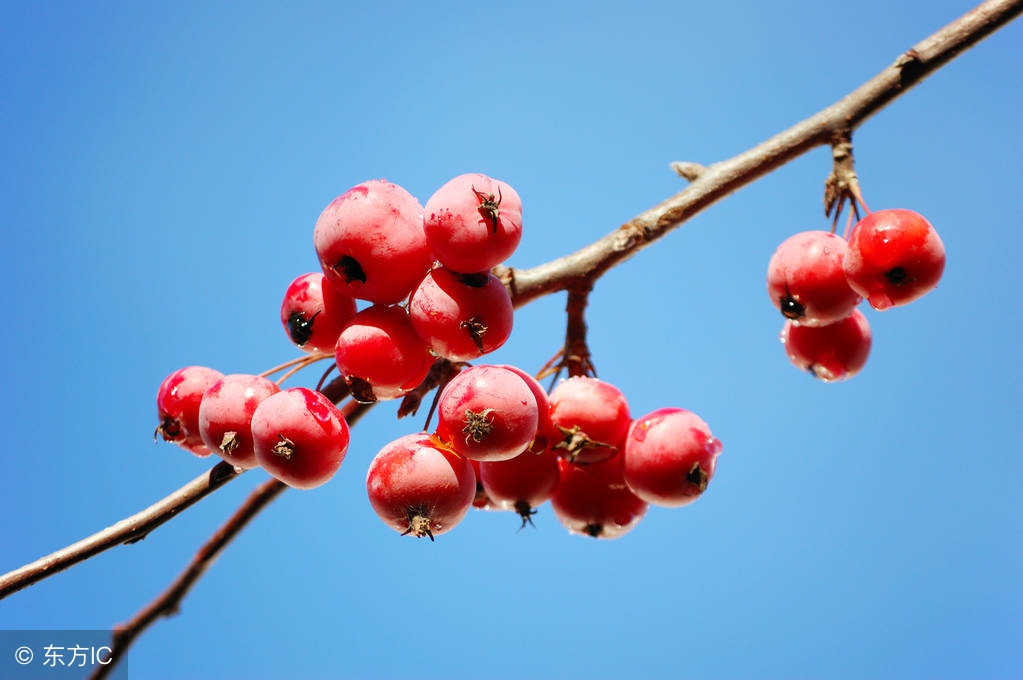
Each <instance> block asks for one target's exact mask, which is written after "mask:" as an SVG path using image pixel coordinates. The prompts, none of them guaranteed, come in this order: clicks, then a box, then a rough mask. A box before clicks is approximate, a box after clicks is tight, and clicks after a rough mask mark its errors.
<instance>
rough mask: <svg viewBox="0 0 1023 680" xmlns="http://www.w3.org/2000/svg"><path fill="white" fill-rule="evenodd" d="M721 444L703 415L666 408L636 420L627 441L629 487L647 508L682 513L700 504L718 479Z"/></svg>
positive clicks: (625, 464)
mask: <svg viewBox="0 0 1023 680" xmlns="http://www.w3.org/2000/svg"><path fill="white" fill-rule="evenodd" d="M719 453H721V442H720V441H718V440H717V439H716V438H715V437H714V436H713V435H711V433H710V427H709V426H708V425H707V423H705V422H704V421H703V420H702V419H701V418H700V417H699V416H697V415H696V414H695V413H692V412H690V411H686V410H685V409H681V408H662V409H658V410H656V411H654V412H653V413H649V414H647V415H645V416H643V417H642V418H637V419H636V420H635V421H633V423H632V426H631V427H630V428H629V436H628V438H627V439H626V440H625V451H624V452H623V456H624V466H625V468H624V474H625V483H626V484H628V485H629V488H630V489H631V490H632V492H633V493H634V494H636V495H637V496H639V497H640V498H642V499H643V500H645V501H646V502H647V503H653V504H654V505H660V506H664V507H668V508H677V507H681V506H683V505H686V504H688V503H691V502H693V501H694V500H696V499H697V498H698V497H699V496H700V494H702V493H703V492H704V490H706V488H707V484H709V483H710V480H711V478H712V477H713V476H714V467H715V464H716V461H717V457H718V454H719Z"/></svg>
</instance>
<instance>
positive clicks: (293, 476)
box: [252, 387, 350, 489]
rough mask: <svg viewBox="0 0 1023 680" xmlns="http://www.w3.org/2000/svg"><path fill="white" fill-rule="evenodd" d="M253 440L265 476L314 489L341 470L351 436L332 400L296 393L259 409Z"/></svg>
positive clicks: (301, 391) (300, 389)
mask: <svg viewBox="0 0 1023 680" xmlns="http://www.w3.org/2000/svg"><path fill="white" fill-rule="evenodd" d="M252 439H253V442H254V448H255V452H256V460H258V461H259V464H260V465H261V466H262V467H263V469H264V470H266V471H267V472H268V473H270V474H271V475H272V476H274V477H276V478H277V479H279V480H280V481H282V482H284V483H285V484H287V485H288V486H291V487H295V488H297V489H312V488H315V487H317V486H320V485H322V484H325V483H326V482H327V481H328V480H329V479H330V478H331V477H333V476H334V474H335V473H336V472H337V471H338V468H340V467H341V463H342V461H344V459H345V454H346V453H348V443H349V439H350V433H349V430H348V423H347V422H346V421H345V418H344V415H343V414H342V413H341V411H340V410H338V408H337V407H336V406H334V404H333V403H331V401H330V400H329V399H327V397H325V396H323V394H321V393H320V392H316V391H313V390H310V389H307V388H305V387H292V388H290V389H286V390H283V391H281V392H278V393H276V394H273V395H271V396H269V397H267V398H266V399H264V400H263V402H262V403H261V404H260V405H259V406H257V407H256V410H255V412H254V413H253V414H252Z"/></svg>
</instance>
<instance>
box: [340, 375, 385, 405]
mask: <svg viewBox="0 0 1023 680" xmlns="http://www.w3.org/2000/svg"><path fill="white" fill-rule="evenodd" d="M345 382H346V383H348V387H349V389H350V390H351V391H352V398H354V399H355V401H357V402H359V403H360V404H375V403H376V401H377V396H376V395H375V394H373V386H372V385H370V384H369V382H367V381H366V380H363V379H362V378H356V377H355V376H354V375H346V376H345Z"/></svg>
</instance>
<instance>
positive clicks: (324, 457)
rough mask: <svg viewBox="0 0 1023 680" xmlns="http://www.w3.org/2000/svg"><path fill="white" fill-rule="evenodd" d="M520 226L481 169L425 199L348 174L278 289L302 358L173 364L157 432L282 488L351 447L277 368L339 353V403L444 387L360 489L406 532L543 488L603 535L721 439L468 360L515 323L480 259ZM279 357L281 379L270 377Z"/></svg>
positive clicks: (704, 476)
mask: <svg viewBox="0 0 1023 680" xmlns="http://www.w3.org/2000/svg"><path fill="white" fill-rule="evenodd" d="M521 235H522V205H521V202H520V200H519V197H518V195H517V194H516V192H515V190H514V189H512V188H511V187H510V186H509V185H507V184H505V183H503V182H499V181H497V180H494V179H492V178H490V177H487V176H485V175H480V174H474V175H461V176H459V177H456V178H454V179H452V180H451V181H450V182H448V183H447V184H445V185H444V186H442V187H441V188H440V189H439V190H437V192H436V193H435V194H434V195H433V196H432V197H431V198H430V199H429V200H428V201H427V202H426V206H425V208H423V207H421V206H420V205H419V202H418V201H417V200H416V199H415V198H413V197H412V196H411V195H410V194H409V193H408V192H407V191H406V190H405V189H403V188H401V187H400V186H398V185H396V184H392V183H390V182H386V181H383V180H375V181H368V182H364V183H362V184H359V185H357V186H355V187H353V188H351V189H349V190H348V191H347V192H345V193H344V194H342V195H341V196H339V197H338V198H336V199H335V200H334V201H333V202H331V203H330V205H328V206H327V207H326V209H324V210H323V212H322V213H321V215H320V217H319V219H318V220H317V222H316V226H315V229H314V232H313V243H314V246H315V249H316V253H317V256H318V258H319V261H320V265H321V271H319V272H314V273H309V274H303V275H302V276H299V277H297V278H296V279H295V280H294V281H292V282H291V284H290V285H289V286H288V288H287V290H286V292H285V294H284V300H283V302H282V304H281V309H280V319H281V323H282V325H283V326H284V329H285V331H286V332H287V334H288V337H289V338H290V339H291V341H292V342H293V343H294V344H295V345H297V346H298V347H299V348H301V349H302V350H304V351H305V352H306V354H305V356H303V357H302V358H300V359H298V360H295V361H292V362H289V363H287V364H284V365H283V366H281V367H279V368H278V369H273V370H271V371H269V372H267V373H264V374H262V375H227V376H225V375H222V374H221V373H220V372H218V371H215V370H213V369H210V368H205V367H200V366H190V367H187V368H183V369H180V370H179V371H175V372H174V373H173V374H171V375H170V376H168V377H167V379H166V380H164V382H163V384H162V385H161V386H160V390H159V392H158V395H157V406H158V411H159V417H160V425H159V427H158V428H157V433H159V434H162V435H163V437H164V439H166V440H168V441H172V442H175V443H177V444H179V445H181V446H182V447H183V448H185V449H187V450H189V451H191V452H193V453H195V454H196V455H199V456H206V455H210V454H211V453H216V454H217V455H219V456H220V457H222V458H223V459H224V460H226V461H228V462H230V463H231V464H233V465H235V466H236V467H238V468H243V469H244V468H254V467H257V466H258V467H262V468H263V469H264V470H266V471H267V472H268V473H269V474H271V475H272V476H274V477H276V478H277V479H279V480H280V481H282V482H284V483H285V484H288V485H290V486H293V487H297V488H306V489H308V488H313V487H316V486H319V485H321V484H323V483H325V482H326V481H327V480H329V479H330V478H331V477H332V476H333V475H334V473H336V472H337V470H338V468H339V467H340V465H341V463H342V461H343V460H344V458H345V454H346V452H347V450H348V445H349V438H350V436H349V428H348V423H347V421H346V419H345V415H344V413H343V412H342V411H341V410H340V409H338V408H337V407H336V406H335V404H334V403H333V402H332V401H331V400H330V399H328V398H327V397H326V396H324V394H323V393H322V392H320V391H318V390H312V389H308V388H304V387H294V388H290V389H283V390H282V389H281V388H280V383H281V382H283V380H284V379H286V378H287V377H288V376H289V375H291V373H293V372H294V371H295V370H298V369H300V368H302V367H304V366H306V365H309V364H311V363H313V362H315V361H318V360H320V359H323V358H332V359H333V360H334V366H333V367H336V368H337V369H338V371H339V372H340V376H341V381H343V384H344V386H345V388H346V390H347V393H348V394H350V395H351V397H352V401H351V402H349V403H374V402H378V401H382V400H388V399H396V398H399V397H405V402H403V408H402V411H407V410H412V411H414V410H415V407H416V406H418V403H419V399H421V398H422V395H423V393H425V392H427V391H429V390H430V389H432V388H433V387H435V386H436V387H438V388H439V389H438V393H437V396H436V400H435V402H434V406H433V408H431V414H430V417H429V418H428V423H429V421H430V420H432V419H433V414H434V413H436V416H437V425H436V429H435V430H434V431H433V433H432V434H428V433H427V431H425V430H424V431H423V432H419V433H414V434H408V435H406V436H403V437H400V438H398V439H397V440H395V441H393V442H391V443H390V444H388V445H387V446H385V447H384V448H383V449H382V450H381V451H380V452H379V453H378V454H377V456H376V457H375V458H374V459H373V461H372V463H371V464H370V467H369V472H368V474H367V481H366V487H367V492H368V495H369V500H370V503H371V505H372V506H373V508H374V509H375V511H376V512H377V514H378V515H379V516H380V517H381V519H383V521H384V522H385V523H387V524H388V525H389V526H391V527H393V528H394V529H396V530H397V531H399V532H400V533H401V534H403V535H413V536H417V537H423V536H429V537H430V538H431V540H432V539H433V538H434V537H435V536H437V535H439V534H443V533H444V532H446V531H449V530H450V529H451V528H453V527H454V526H455V525H457V524H458V523H459V522H460V521H461V520H462V518H463V517H464V516H465V515H466V514H467V512H468V510H469V508H470V507H472V506H473V505H474V504H475V505H476V506H477V507H486V508H493V509H505V510H511V511H514V512H516V513H518V515H519V516H520V517H521V520H522V526H525V524H526V523H527V522H529V523H531V522H532V516H533V515H534V514H535V513H536V508H537V507H538V506H540V505H541V504H543V503H545V502H546V501H548V500H550V501H551V506H552V508H553V509H554V513H555V515H556V516H557V517H558V519H559V520H560V521H561V522H562V524H564V525H565V526H566V527H567V528H568V529H569V530H570V531H572V532H575V533H579V534H585V535H589V536H594V537H599V538H614V537H617V536H621V535H622V534H624V533H626V532H627V531H629V530H630V529H631V528H632V527H634V526H635V525H636V523H637V522H638V521H639V520H640V518H641V517H643V515H644V514H645V512H646V509H647V506H648V504H649V503H654V504H658V505H663V506H668V507H676V506H680V505H685V504H686V503H689V502H691V501H692V500H694V499H695V498H697V497H698V496H699V495H700V494H702V493H703V491H704V490H705V489H706V487H707V484H708V482H709V481H710V479H711V477H712V476H713V474H714V465H715V459H716V457H717V455H718V453H719V452H720V450H721V444H720V442H719V441H718V440H717V439H715V438H714V437H713V436H712V435H711V433H710V429H709V428H708V426H707V424H706V423H704V422H703V421H702V420H700V418H698V417H697V416H695V415H694V414H692V413H690V412H688V411H685V410H682V409H661V410H658V411H655V412H653V413H651V414H649V415H647V416H645V417H643V418H639V419H635V420H634V419H633V418H632V417H631V415H630V413H629V405H628V403H627V402H626V400H625V396H624V395H623V394H622V393H621V391H620V390H618V388H616V387H614V386H613V385H611V384H609V383H607V382H604V381H601V380H598V379H596V378H591V377H586V376H574V377H571V378H568V379H567V380H564V381H562V382H561V383H559V384H558V385H557V386H556V387H555V388H554V389H553V391H552V392H551V393H550V394H548V393H547V392H546V391H545V390H544V389H543V387H541V385H540V384H539V382H537V380H536V379H535V378H534V377H533V376H531V375H529V374H528V373H526V372H525V371H523V370H521V369H519V368H516V367H514V366H502V365H486V364H480V365H475V366H472V365H469V363H468V362H470V361H473V360H475V359H478V358H479V357H481V356H483V355H485V354H487V353H489V352H492V351H493V350H495V349H497V348H498V347H500V346H501V345H503V344H504V342H505V341H506V340H507V339H508V337H509V335H510V333H511V329H512V317H513V305H512V300H511V298H510V296H509V294H508V291H507V289H506V288H505V287H504V285H503V284H502V283H501V282H500V281H499V280H498V279H497V277H495V276H494V275H493V274H492V273H491V270H492V268H493V267H494V266H496V265H498V264H500V263H501V262H503V261H504V260H505V259H506V258H507V257H509V256H510V255H511V254H512V253H513V251H514V250H515V248H516V246H517V245H518V243H519V240H520V238H521ZM360 302H362V303H365V305H364V306H362V308H361V309H360ZM289 367H290V368H292V371H290V372H289V373H287V374H285V376H284V377H283V378H281V379H280V380H278V381H277V382H273V381H271V380H270V379H269V378H267V377H266V376H267V375H269V374H272V373H274V372H276V370H283V369H284V368H289ZM333 367H332V368H333ZM432 369H437V370H432ZM328 372H329V371H328ZM324 377H326V375H325V376H324ZM410 399H411V400H412V401H411V402H409V400H410ZM406 403H411V404H412V406H411V407H410V408H406V407H405V404H406Z"/></svg>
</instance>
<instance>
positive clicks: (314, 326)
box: [281, 272, 356, 352]
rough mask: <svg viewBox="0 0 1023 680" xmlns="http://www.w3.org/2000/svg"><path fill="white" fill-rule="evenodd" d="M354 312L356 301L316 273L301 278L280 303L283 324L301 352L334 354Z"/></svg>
mask: <svg viewBox="0 0 1023 680" xmlns="http://www.w3.org/2000/svg"><path fill="white" fill-rule="evenodd" d="M355 312H356V309H355V299H354V298H352V297H349V296H347V295H345V294H344V293H341V292H340V291H338V290H337V289H336V288H334V286H332V285H330V284H329V283H327V282H326V279H325V277H324V276H323V274H322V273H320V272H315V273H312V274H303V275H302V276H299V277H298V278H296V279H295V280H294V281H292V282H291V284H290V285H289V286H288V289H287V291H285V293H284V301H283V302H282V303H281V323H282V324H283V325H284V330H285V332H287V334H288V338H290V339H291V341H292V342H293V343H295V345H296V346H298V347H299V348H300V349H304V350H305V351H307V352H333V351H334V346H335V345H336V344H337V336H339V335H340V334H341V329H342V328H344V327H345V324H347V323H348V322H349V321H351V319H352V317H353V316H355Z"/></svg>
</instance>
